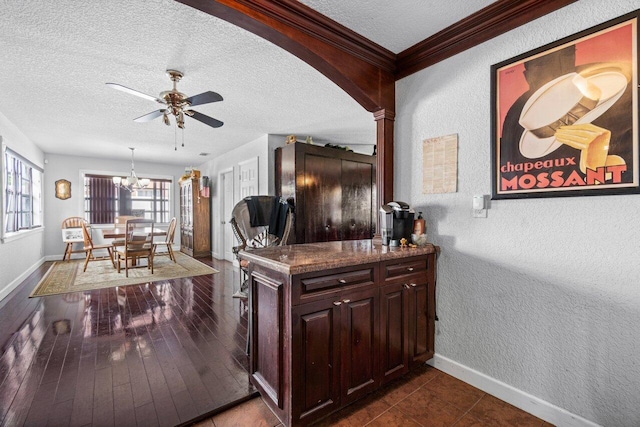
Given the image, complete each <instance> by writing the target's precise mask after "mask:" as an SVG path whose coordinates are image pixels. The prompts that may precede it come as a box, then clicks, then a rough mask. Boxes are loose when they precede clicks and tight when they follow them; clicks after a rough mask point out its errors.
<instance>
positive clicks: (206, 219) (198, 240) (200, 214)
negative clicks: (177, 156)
mask: <svg viewBox="0 0 640 427" xmlns="http://www.w3.org/2000/svg"><path fill="white" fill-rule="evenodd" d="M210 212H211V210H210V199H209V198H208V197H203V196H202V195H201V194H200V182H199V180H198V179H195V178H191V179H187V180H184V181H182V182H181V183H180V251H181V252H184V253H185V254H187V255H189V256H192V257H201V256H208V255H210V254H211V214H210Z"/></svg>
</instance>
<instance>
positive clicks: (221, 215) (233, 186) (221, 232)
mask: <svg viewBox="0 0 640 427" xmlns="http://www.w3.org/2000/svg"><path fill="white" fill-rule="evenodd" d="M228 173H231V179H232V183H231V189H232V198H233V199H234V200H235V195H236V180H235V171H234V168H233V166H232V167H230V168H225V169H222V170H220V171H219V172H218V213H219V218H224V201H225V200H224V180H223V178H222V177H223V175H225V174H228ZM224 221H225V222H226V221H227V220H224ZM215 227H216V229H217V231H218V237H217V239H216V240H217V242H218V248H220V249H219V250H218V251H217V254H218V256H217V258H218V259H221V260H226V258H225V246H224V244H225V237H224V225H223V224H221V223H220V221H217V223H216V224H215ZM237 264H238V263H237V261H236V260H233V265H234V266H236V265H237Z"/></svg>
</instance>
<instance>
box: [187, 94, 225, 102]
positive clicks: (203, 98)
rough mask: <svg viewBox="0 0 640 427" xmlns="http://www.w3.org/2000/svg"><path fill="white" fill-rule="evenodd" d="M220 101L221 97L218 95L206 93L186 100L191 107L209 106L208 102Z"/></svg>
mask: <svg viewBox="0 0 640 427" xmlns="http://www.w3.org/2000/svg"><path fill="white" fill-rule="evenodd" d="M218 101H222V96H221V95H220V94H219V93H215V92H211V91H207V92H202V93H201V94H198V95H193V96H190V97H189V98H187V102H189V104H191V105H202V104H209V103H210V102H218Z"/></svg>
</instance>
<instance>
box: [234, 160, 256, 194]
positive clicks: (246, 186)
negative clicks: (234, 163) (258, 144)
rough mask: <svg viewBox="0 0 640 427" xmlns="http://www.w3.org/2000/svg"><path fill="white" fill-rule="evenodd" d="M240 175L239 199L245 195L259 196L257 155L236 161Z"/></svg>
mask: <svg viewBox="0 0 640 427" xmlns="http://www.w3.org/2000/svg"><path fill="white" fill-rule="evenodd" d="M238 169H239V175H240V199H239V200H242V199H244V198H245V197H247V196H259V195H260V193H259V191H260V189H259V187H258V157H254V158H252V159H249V160H245V161H244V162H240V163H238Z"/></svg>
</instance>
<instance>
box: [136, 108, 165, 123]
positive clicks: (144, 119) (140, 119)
mask: <svg viewBox="0 0 640 427" xmlns="http://www.w3.org/2000/svg"><path fill="white" fill-rule="evenodd" d="M165 111H166V110H156V111H152V112H150V113H148V114H145V115H144V116H140V117H138V118H136V119H133V121H134V122H138V123H142V122H150V121H151V120H153V119H157V118H158V117H160V116H162V115H163V114H164V112H165Z"/></svg>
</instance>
